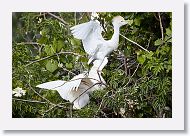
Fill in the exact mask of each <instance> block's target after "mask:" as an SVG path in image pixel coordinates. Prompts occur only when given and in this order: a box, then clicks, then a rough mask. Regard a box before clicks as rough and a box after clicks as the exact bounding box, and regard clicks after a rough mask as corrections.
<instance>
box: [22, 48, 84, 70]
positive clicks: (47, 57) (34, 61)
mask: <svg viewBox="0 0 190 136" xmlns="http://www.w3.org/2000/svg"><path fill="white" fill-rule="evenodd" d="M60 54H72V55H76V56H79V57H82V56H81V55H80V54H77V53H74V52H63V51H61V52H59V53H55V54H54V55H51V56H46V57H44V58H41V59H37V60H33V61H32V62H30V63H28V64H26V66H25V67H28V66H29V65H31V64H33V63H36V62H39V61H42V60H46V59H49V58H51V57H53V56H57V55H60Z"/></svg>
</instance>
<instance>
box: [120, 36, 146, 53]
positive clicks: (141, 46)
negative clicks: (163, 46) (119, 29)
mask: <svg viewBox="0 0 190 136" xmlns="http://www.w3.org/2000/svg"><path fill="white" fill-rule="evenodd" d="M119 35H121V36H122V37H123V38H125V39H126V40H128V41H130V42H132V43H133V44H135V45H137V46H139V47H140V48H141V49H143V50H145V51H147V52H149V51H148V50H147V49H145V48H144V47H142V46H141V45H139V44H138V43H136V42H134V41H132V40H130V39H129V38H127V37H125V36H124V35H122V34H119Z"/></svg>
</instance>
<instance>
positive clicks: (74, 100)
mask: <svg viewBox="0 0 190 136" xmlns="http://www.w3.org/2000/svg"><path fill="white" fill-rule="evenodd" d="M102 83H103V82H98V83H95V84H93V85H91V86H90V87H89V88H87V89H86V90H85V91H84V92H82V93H81V94H80V95H79V96H78V97H77V98H75V99H74V100H73V101H72V103H74V102H75V101H76V100H77V99H78V98H79V97H80V96H82V95H83V94H84V93H86V92H87V91H88V90H90V89H91V88H92V87H94V86H95V85H98V84H102Z"/></svg>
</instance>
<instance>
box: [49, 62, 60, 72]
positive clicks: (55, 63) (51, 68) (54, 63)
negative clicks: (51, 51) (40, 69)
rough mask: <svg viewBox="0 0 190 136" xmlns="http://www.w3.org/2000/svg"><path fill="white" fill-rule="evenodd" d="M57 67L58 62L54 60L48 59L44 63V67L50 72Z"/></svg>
mask: <svg viewBox="0 0 190 136" xmlns="http://www.w3.org/2000/svg"><path fill="white" fill-rule="evenodd" d="M57 68H58V62H57V61H55V60H48V61H47V63H46V69H47V70H48V71H50V72H54V71H55V70H56V69H57Z"/></svg>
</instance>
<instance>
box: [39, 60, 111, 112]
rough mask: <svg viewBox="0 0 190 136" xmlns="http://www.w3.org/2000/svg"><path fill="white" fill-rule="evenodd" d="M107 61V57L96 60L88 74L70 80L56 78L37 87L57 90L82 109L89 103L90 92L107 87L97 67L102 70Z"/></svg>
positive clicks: (76, 107)
mask: <svg viewBox="0 0 190 136" xmlns="http://www.w3.org/2000/svg"><path fill="white" fill-rule="evenodd" d="M107 63H108V60H107V58H105V59H104V61H103V63H102V62H101V61H100V60H96V61H94V62H93V66H92V68H91V69H90V71H89V73H88V74H87V72H84V73H82V74H79V75H76V76H75V77H73V78H72V79H71V80H70V81H63V80H56V81H51V82H46V83H43V84H40V85H37V86H36V87H38V88H44V89H50V90H57V91H58V93H59V94H60V96H61V97H62V98H63V99H65V100H68V101H70V102H71V103H73V108H74V109H81V108H82V107H84V106H85V105H87V104H88V103H89V93H92V92H93V91H95V90H98V89H103V88H105V85H106V82H105V80H104V79H103V77H102V76H101V75H100V77H99V75H98V73H97V69H98V68H99V69H100V70H102V69H103V68H104V66H105V65H106V64H107ZM100 65H101V66H100ZM99 66H100V67H99ZM99 78H101V79H99ZM99 82H103V84H101V85H100V84H98V83H99Z"/></svg>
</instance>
